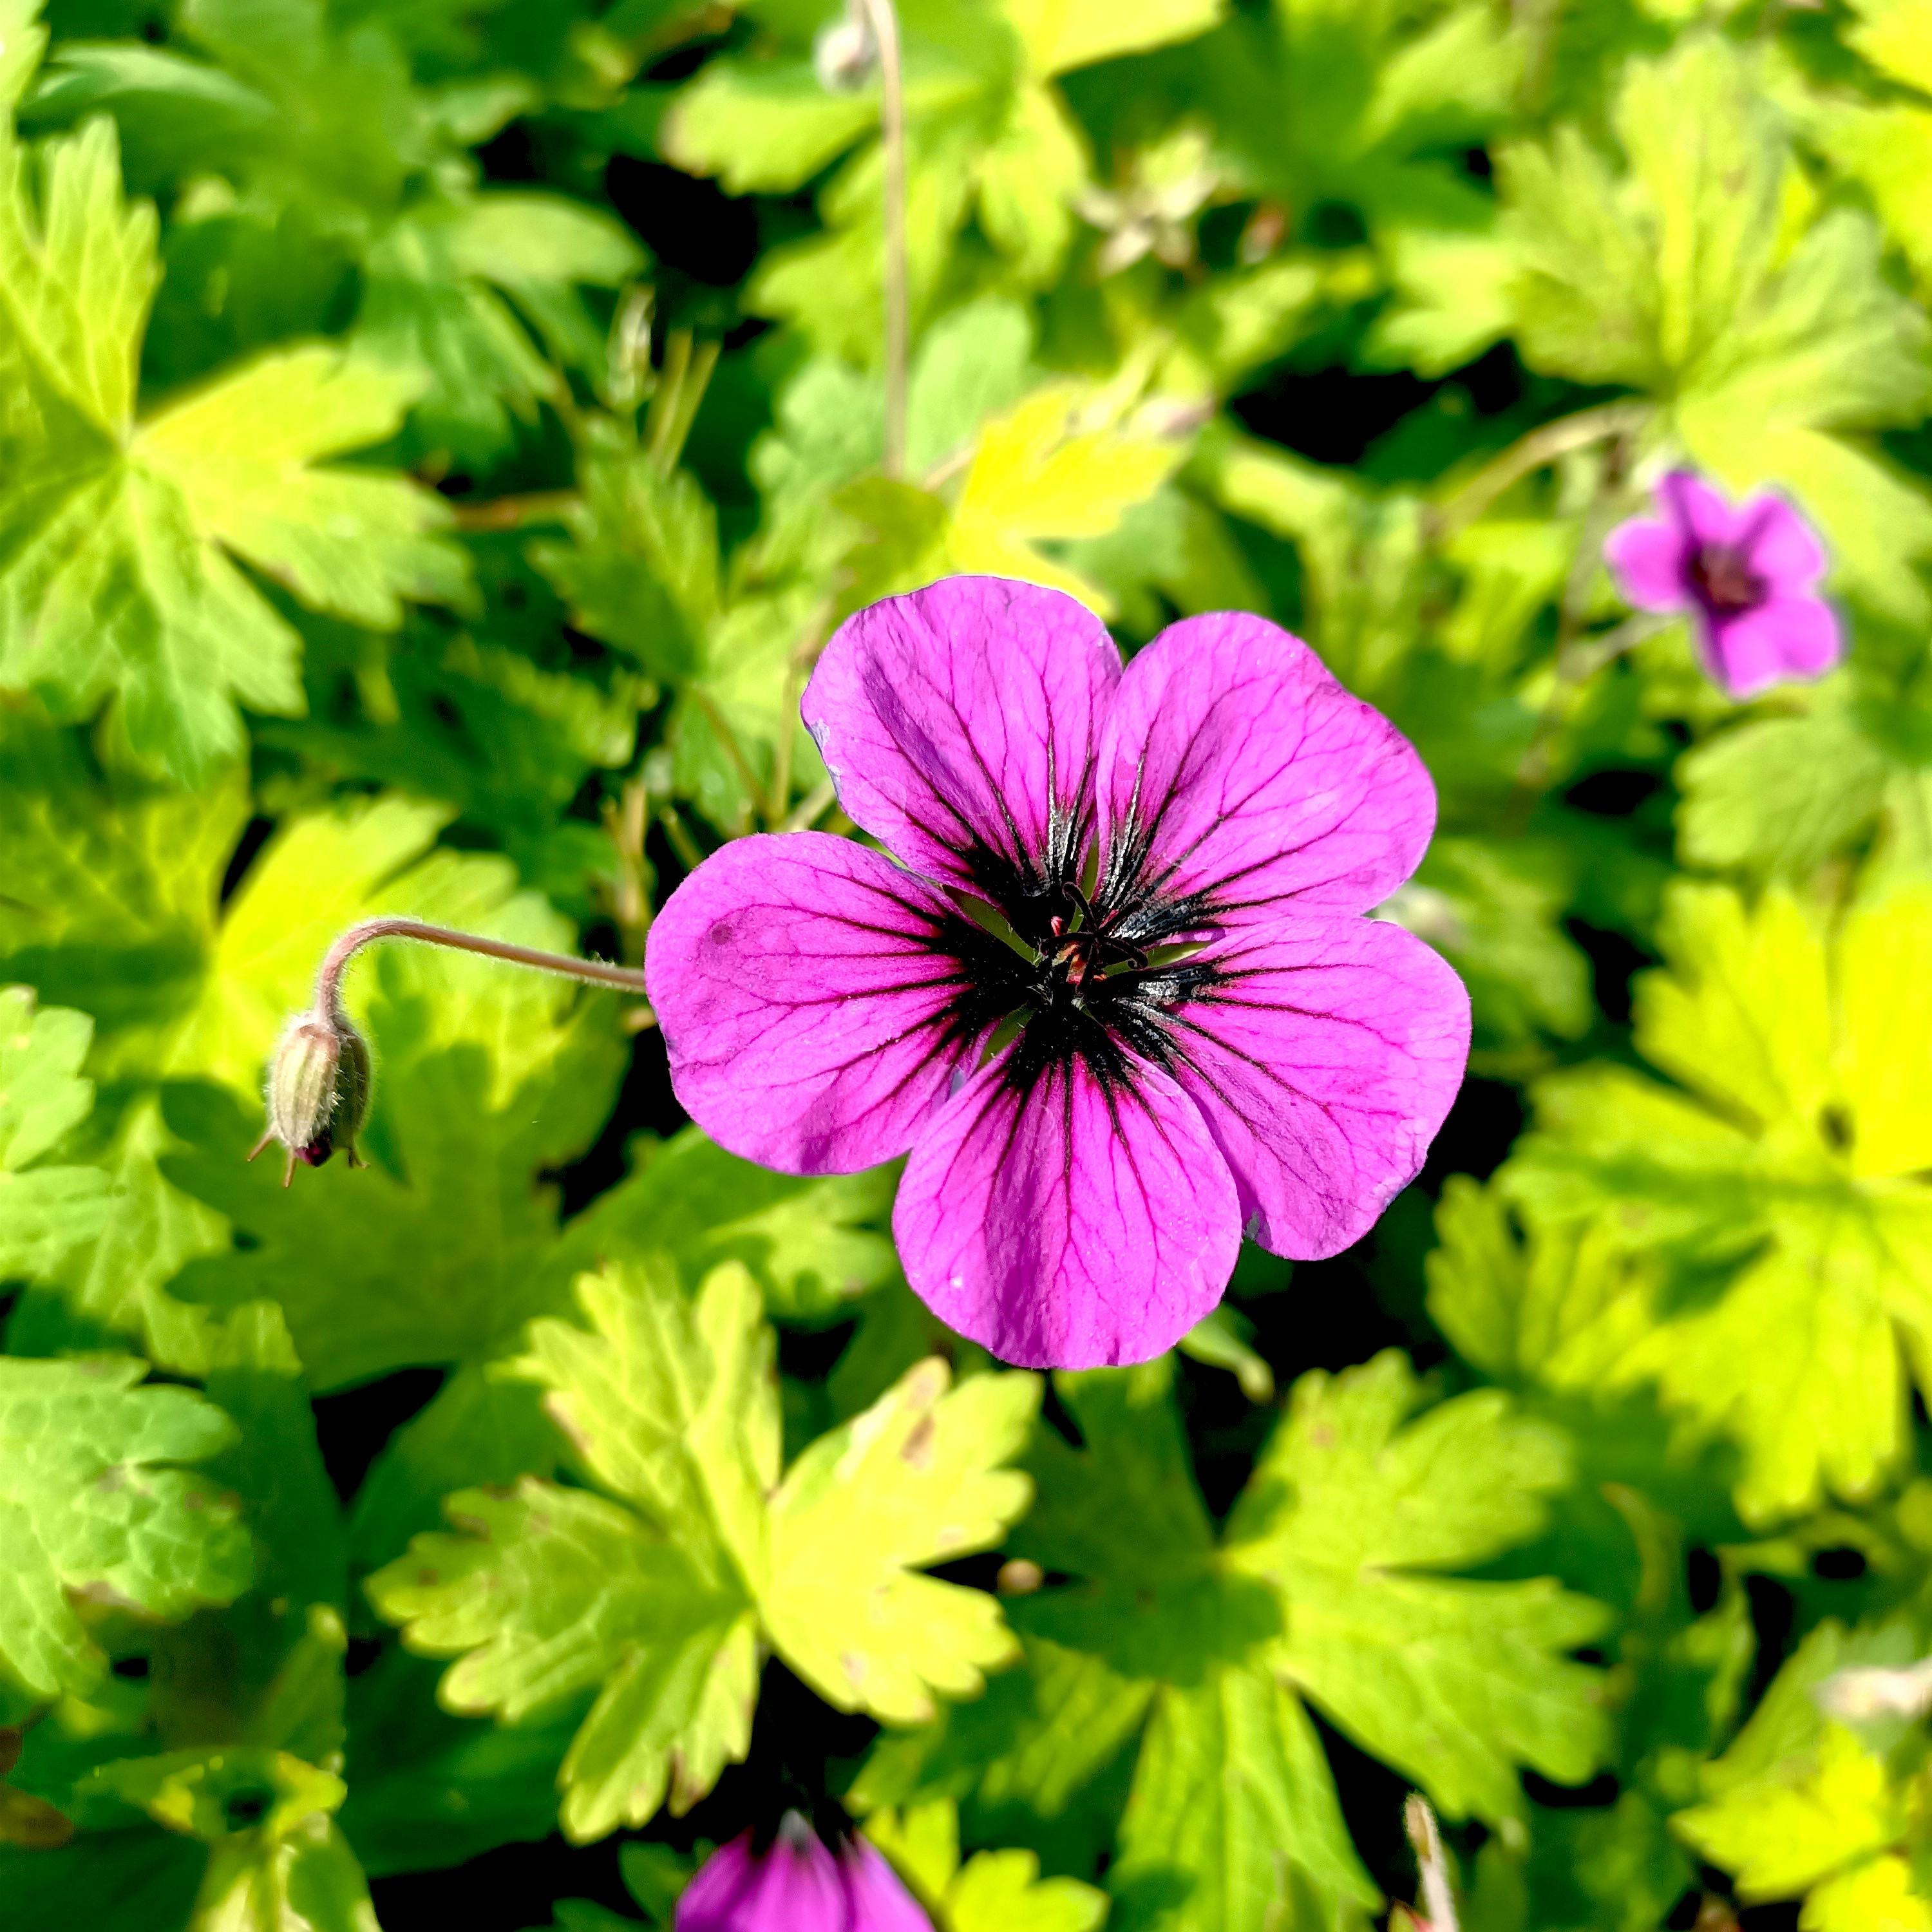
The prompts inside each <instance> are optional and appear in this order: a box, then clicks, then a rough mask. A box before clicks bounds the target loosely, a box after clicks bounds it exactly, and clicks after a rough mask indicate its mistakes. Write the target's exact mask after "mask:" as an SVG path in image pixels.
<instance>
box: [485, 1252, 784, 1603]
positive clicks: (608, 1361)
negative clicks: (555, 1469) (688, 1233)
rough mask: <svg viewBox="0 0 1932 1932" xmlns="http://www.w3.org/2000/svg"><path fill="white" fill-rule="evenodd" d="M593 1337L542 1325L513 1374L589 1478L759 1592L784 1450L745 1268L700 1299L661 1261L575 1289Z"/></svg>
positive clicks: (768, 1345) (765, 1333)
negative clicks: (539, 1397)
mask: <svg viewBox="0 0 1932 1932" xmlns="http://www.w3.org/2000/svg"><path fill="white" fill-rule="evenodd" d="M577 1301H578V1303H579V1304H580V1307H581V1308H582V1310H583V1313H584V1315H585V1316H586V1318H587V1319H589V1322H590V1328H589V1331H587V1332H586V1331H585V1330H584V1329H583V1328H578V1327H577V1326H575V1325H573V1324H571V1323H569V1322H556V1321H549V1322H537V1323H535V1324H534V1325H532V1328H531V1330H530V1337H529V1343H530V1346H529V1353H528V1354H527V1355H524V1356H523V1357H522V1358H520V1360H519V1361H517V1364H515V1365H514V1366H515V1371H516V1373H517V1374H519V1375H520V1376H523V1377H524V1378H526V1379H528V1380H529V1381H532V1382H536V1383H538V1385H540V1386H541V1388H543V1389H544V1409H545V1411H546V1412H547V1414H548V1415H550V1418H551V1419H552V1421H554V1422H555V1423H556V1425H557V1427H558V1428H559V1429H560V1430H562V1433H563V1434H564V1436H565V1439H566V1440H567V1441H568V1442H569V1443H570V1445H571V1448H572V1450H573V1451H574V1454H575V1457H576V1460H577V1462H578V1463H579V1465H580V1466H581V1468H582V1469H583V1471H584V1472H585V1474H586V1475H588V1476H589V1478H590V1479H591V1480H592V1481H594V1482H595V1483H596V1484H598V1486H599V1487H601V1488H602V1489H604V1490H607V1491H610V1493H613V1494H615V1495H616V1496H621V1497H622V1498H623V1499H625V1502H628V1503H631V1504H632V1505H634V1506H635V1507H636V1508H638V1509H640V1510H641V1511H643V1514H645V1515H646V1517H649V1519H650V1520H651V1521H652V1522H653V1523H656V1524H657V1525H658V1526H659V1527H660V1528H661V1529H663V1530H664V1531H665V1532H667V1533H668V1534H670V1535H673V1536H675V1537H676V1538H678V1540H679V1542H680V1543H681V1544H682V1546H683V1547H685V1550H687V1551H689V1552H691V1553H693V1554H698V1553H702V1552H703V1551H705V1550H707V1549H709V1550H712V1552H713V1553H715V1558H718V1559H724V1561H723V1562H721V1563H720V1564H718V1565H717V1568H718V1572H719V1574H724V1571H725V1570H727V1569H729V1570H731V1571H735V1572H736V1574H737V1575H739V1577H742V1578H743V1579H745V1580H747V1581H748V1582H750V1583H752V1584H753V1585H754V1586H755V1585H756V1584H757V1582H758V1581H759V1580H760V1578H761V1576H762V1574H763V1569H764V1565H765V1550H764V1541H765V1526H764V1520H763V1517H764V1499H765V1497H766V1494H767V1493H769V1491H770V1490H772V1487H774V1486H775V1484H776V1483H777V1481H778V1461H779V1455H780V1436H779V1415H778V1385H777V1371H776V1369H775V1365H774V1363H773V1359H772V1355H773V1350H772V1333H771V1331H770V1329H769V1328H768V1327H767V1326H766V1325H765V1322H764V1319H763V1310H762V1308H761V1307H760V1302H759V1297H758V1292H757V1287H756V1286H755V1285H754V1283H753V1282H752V1281H751V1277H749V1275H748V1274H746V1273H745V1271H744V1270H743V1269H742V1268H736V1267H733V1266H730V1265H726V1266H724V1267H722V1268H718V1269H715V1271H712V1273H711V1274H709V1276H708V1277H706V1280H705V1282H704V1284H703V1287H702V1288H701V1289H700V1291H699V1292H698V1293H697V1297H696V1298H695V1299H694V1300H693V1299H691V1298H689V1297H688V1296H687V1295H686V1294H685V1291H684V1290H683V1289H682V1287H681V1286H680V1285H679V1283H678V1281H677V1280H676V1277H675V1276H674V1275H673V1274H672V1273H671V1272H670V1270H668V1269H667V1268H665V1267H664V1265H663V1264H662V1263H661V1262H658V1263H656V1264H655V1265H653V1264H652V1263H648V1262H647V1263H646V1264H644V1265H642V1266H641V1267H638V1268H632V1269H630V1270H626V1271H621V1272H617V1273H613V1274H602V1275H586V1276H584V1277H583V1278H582V1279H581V1280H580V1281H579V1282H578V1283H577Z"/></svg>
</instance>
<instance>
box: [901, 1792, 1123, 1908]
mask: <svg viewBox="0 0 1932 1932" xmlns="http://www.w3.org/2000/svg"><path fill="white" fill-rule="evenodd" d="M865 1835H866V1837H867V1838H870V1839H871V1841H872V1842H873V1843H874V1844H875V1845H877V1846H878V1847H879V1849H880V1850H881V1851H883V1852H884V1853H885V1854H886V1856H887V1857H888V1858H890V1859H891V1861H892V1863H893V1864H895V1866H897V1867H898V1870H899V1873H900V1875H901V1876H902V1877H903V1878H904V1879H906V1880H907V1882H908V1883H909V1884H910V1885H911V1886H912V1887H913V1890H914V1891H915V1892H916V1894H917V1895H918V1897H919V1900H921V1902H922V1903H923V1904H925V1906H926V1908H927V1909H928V1910H929V1911H931V1912H933V1913H935V1915H936V1917H937V1920H938V1923H939V1924H942V1925H944V1927H947V1932H1005V1928H1007V1927H1011V1928H1012V1932H1097V1927H1099V1925H1100V1922H1101V1921H1102V1920H1103V1919H1104V1918H1106V1915H1107V1900H1106V1894H1104V1893H1103V1892H1100V1891H1096V1890H1095V1889H1094V1887H1093V1886H1092V1885H1082V1883H1081V1882H1079V1880H1078V1879H1070V1878H1049V1879H1043V1878H1041V1876H1040V1860H1039V1858H1037V1856H1035V1855H1034V1853H1033V1852H977V1853H976V1854H975V1855H974V1856H973V1857H972V1858H969V1859H968V1860H967V1861H966V1862H965V1864H963V1865H962V1864H961V1863H960V1861H959V1817H958V1814H957V1812H956V1808H955V1807H954V1806H953V1804H952V1803H951V1802H950V1801H949V1800H947V1799H939V1800H937V1801H935V1802H932V1803H929V1804H926V1805H921V1806H919V1808H918V1809H917V1810H916V1811H910V1812H908V1813H907V1814H906V1815H905V1816H904V1817H898V1816H896V1815H895V1814H894V1813H893V1812H892V1811H875V1812H874V1814H872V1815H871V1817H868V1819H867V1820H865Z"/></svg>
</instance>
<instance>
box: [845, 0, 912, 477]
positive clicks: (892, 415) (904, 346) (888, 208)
mask: <svg viewBox="0 0 1932 1932" xmlns="http://www.w3.org/2000/svg"><path fill="white" fill-rule="evenodd" d="M857 5H858V7H859V11H860V12H861V13H863V14H864V16H865V24H866V26H868V28H871V35H872V43H873V45H874V46H876V47H877V49H878V50H879V92H880V110H879V135H880V140H881V142H883V145H884V148H885V164H886V183H885V187H886V193H885V224H886V256H885V263H884V271H885V286H886V446H885V458H884V460H883V463H882V464H881V467H882V468H883V470H884V471H885V473H886V475H888V476H890V477H894V478H896V477H898V476H901V475H904V472H905V447H906V362H907V354H908V350H909V347H910V295H909V293H908V290H907V265H906V143H905V91H904V86H903V75H902V72H901V66H900V62H899V23H898V14H897V13H895V12H894V11H893V9H892V0H857Z"/></svg>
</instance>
